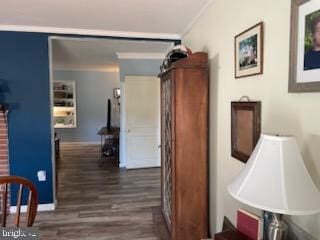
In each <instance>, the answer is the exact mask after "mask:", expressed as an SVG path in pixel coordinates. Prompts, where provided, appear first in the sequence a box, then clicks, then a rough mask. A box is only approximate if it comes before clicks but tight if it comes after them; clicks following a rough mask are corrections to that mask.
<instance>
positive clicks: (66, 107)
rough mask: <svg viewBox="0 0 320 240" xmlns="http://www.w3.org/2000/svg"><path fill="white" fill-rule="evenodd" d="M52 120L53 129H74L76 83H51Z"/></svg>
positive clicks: (71, 81) (56, 81)
mask: <svg viewBox="0 0 320 240" xmlns="http://www.w3.org/2000/svg"><path fill="white" fill-rule="evenodd" d="M53 101H54V104H53V118H54V128H76V127H77V118H76V117H77V114H76V113H77V111H76V83H75V81H74V80H70V81H61V80H54V81H53Z"/></svg>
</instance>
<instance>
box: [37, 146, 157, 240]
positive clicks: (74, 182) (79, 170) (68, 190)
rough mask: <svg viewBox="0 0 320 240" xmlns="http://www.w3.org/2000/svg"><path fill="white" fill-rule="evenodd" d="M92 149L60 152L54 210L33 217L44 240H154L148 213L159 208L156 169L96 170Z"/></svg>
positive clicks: (108, 167) (106, 167)
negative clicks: (56, 205) (56, 197)
mask: <svg viewBox="0 0 320 240" xmlns="http://www.w3.org/2000/svg"><path fill="white" fill-rule="evenodd" d="M99 149H100V146H97V145H68V146H62V148H61V153H62V154H61V160H60V166H59V171H58V175H59V177H58V179H59V187H58V207H57V209H56V211H54V212H38V215H37V218H36V221H35V225H34V226H36V227H40V236H41V239H43V240H53V239H59V240H65V239H69V240H72V239H82V240H93V239H95V240H106V239H108V240H109V239H112V240H124V239H141V240H142V239H144V240H156V239H157V237H156V235H155V234H154V229H153V219H152V207H156V206H159V205H160V175H161V174H160V169H142V170H130V171H126V170H125V169H121V170H120V169H119V168H117V167H116V166H115V164H113V163H111V161H110V160H107V159H106V160H105V161H104V163H103V165H102V166H101V167H99V166H98V160H99V157H100V155H99Z"/></svg>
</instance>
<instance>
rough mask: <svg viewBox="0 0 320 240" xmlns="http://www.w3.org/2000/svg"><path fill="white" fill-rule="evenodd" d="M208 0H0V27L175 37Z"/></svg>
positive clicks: (91, 33) (182, 31) (188, 25)
mask: <svg viewBox="0 0 320 240" xmlns="http://www.w3.org/2000/svg"><path fill="white" fill-rule="evenodd" d="M211 2H212V0H160V1H159V0H51V1H50V0H22V1H21V0H0V6H1V7H0V30H17V31H19V30H20V31H36V32H54V33H57V32H59V33H78V34H88V35H113V36H128V37H147V38H170V39H177V38H180V37H181V35H182V34H183V33H184V32H185V31H187V30H188V29H189V27H190V26H191V25H192V23H193V22H194V21H195V20H196V19H197V17H198V16H199V15H200V14H201V13H202V11H203V10H204V9H205V8H206V7H207V6H208V5H209V4H210V3H211Z"/></svg>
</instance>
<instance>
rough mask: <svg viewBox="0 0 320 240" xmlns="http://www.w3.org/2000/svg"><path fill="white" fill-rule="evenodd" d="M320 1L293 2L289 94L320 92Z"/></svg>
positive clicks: (299, 0) (303, 0) (293, 0)
mask: <svg viewBox="0 0 320 240" xmlns="http://www.w3.org/2000/svg"><path fill="white" fill-rule="evenodd" d="M319 76H320V0H292V1H291V36H290V70H289V92H320V77H319Z"/></svg>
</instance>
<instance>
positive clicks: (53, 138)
mask: <svg viewBox="0 0 320 240" xmlns="http://www.w3.org/2000/svg"><path fill="white" fill-rule="evenodd" d="M52 51H53V49H52V40H51V38H50V37H49V38H48V57H49V94H50V129H51V165H52V191H53V201H54V202H55V201H57V189H56V182H57V179H56V151H55V136H54V126H53V123H54V117H53V102H54V101H53V55H52V54H53V52H52Z"/></svg>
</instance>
